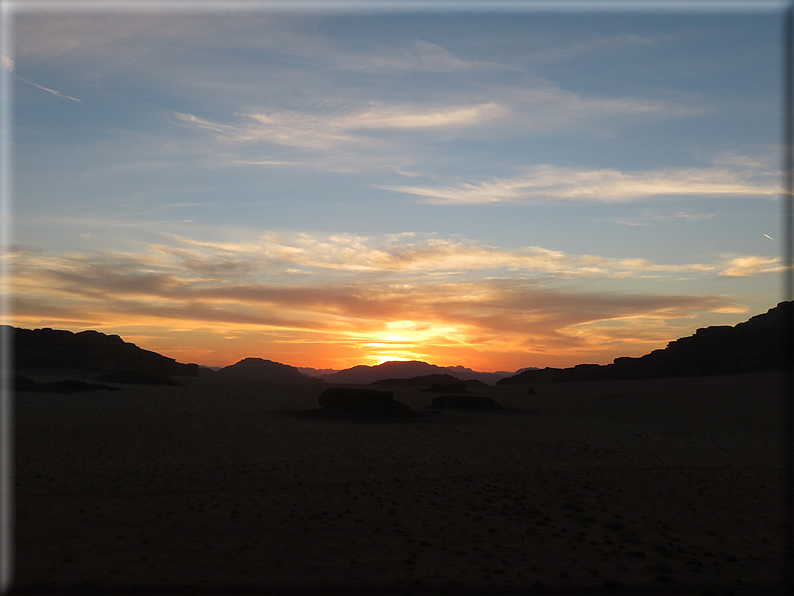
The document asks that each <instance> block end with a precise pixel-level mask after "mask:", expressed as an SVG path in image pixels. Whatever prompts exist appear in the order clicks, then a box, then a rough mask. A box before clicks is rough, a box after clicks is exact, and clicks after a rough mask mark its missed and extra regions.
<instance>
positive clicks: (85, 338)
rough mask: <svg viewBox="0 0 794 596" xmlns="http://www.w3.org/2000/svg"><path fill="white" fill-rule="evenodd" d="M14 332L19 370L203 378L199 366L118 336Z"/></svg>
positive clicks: (12, 333) (29, 330) (40, 331)
mask: <svg viewBox="0 0 794 596" xmlns="http://www.w3.org/2000/svg"><path fill="white" fill-rule="evenodd" d="M4 327H5V329H6V330H9V329H10V334H11V337H12V342H13V346H14V364H15V367H16V369H24V368H73V369H78V370H85V371H92V372H110V371H116V370H130V371H143V372H150V373H159V374H163V375H176V376H190V377H195V376H198V374H199V367H198V364H181V363H179V362H177V361H176V360H175V359H173V358H169V357H167V356H163V355H162V354H158V353H157V352H152V351H149V350H144V349H143V348H139V347H138V346H136V345H135V344H133V343H128V342H125V341H124V340H123V339H121V338H120V337H119V336H118V335H106V334H104V333H100V332H99V331H81V332H79V333H73V332H71V331H64V330H55V329H50V328H49V327H47V328H44V329H20V328H18V327H10V326H7V325H4Z"/></svg>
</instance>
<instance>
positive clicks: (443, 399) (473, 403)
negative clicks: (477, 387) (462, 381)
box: [432, 395, 502, 410]
mask: <svg viewBox="0 0 794 596" xmlns="http://www.w3.org/2000/svg"><path fill="white" fill-rule="evenodd" d="M432 407H434V408H438V409H440V410H444V409H459V410H498V409H501V407H502V406H501V405H499V404H498V403H496V402H495V401H494V400H492V399H491V398H490V397H480V396H477V395H439V396H438V397H434V398H433V406H432Z"/></svg>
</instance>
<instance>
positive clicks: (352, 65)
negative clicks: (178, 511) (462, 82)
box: [332, 40, 510, 74]
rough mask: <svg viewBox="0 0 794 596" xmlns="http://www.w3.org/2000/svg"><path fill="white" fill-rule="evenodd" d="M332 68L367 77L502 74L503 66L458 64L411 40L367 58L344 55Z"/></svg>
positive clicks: (434, 48)
mask: <svg viewBox="0 0 794 596" xmlns="http://www.w3.org/2000/svg"><path fill="white" fill-rule="evenodd" d="M332 64H333V66H334V68H337V69H339V70H353V71H359V72H367V73H373V74H378V73H403V72H417V71H418V72H461V71H471V70H483V69H487V70H494V69H495V70H503V69H507V68H510V67H508V66H505V65H500V64H496V63H493V62H486V61H482V60H462V59H460V58H458V57H456V56H454V55H453V54H452V53H451V52H449V51H448V50H446V49H445V48H443V47H441V46H440V45H438V44H434V43H431V42H429V41H422V40H414V41H413V42H412V43H410V44H409V45H408V46H403V47H398V48H381V49H380V50H376V51H375V52H373V53H369V54H345V55H342V56H338V57H336V58H334V59H333V61H332Z"/></svg>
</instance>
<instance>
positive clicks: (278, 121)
mask: <svg viewBox="0 0 794 596" xmlns="http://www.w3.org/2000/svg"><path fill="white" fill-rule="evenodd" d="M506 113H507V111H506V110H505V109H504V108H503V107H501V106H499V105H498V104H496V103H494V102H489V103H480V104H470V105H452V106H443V105H441V106H407V105H389V104H384V103H376V102H370V103H369V104H368V105H366V106H365V107H363V108H361V109H358V110H356V111H351V112H348V113H342V114H315V113H309V112H297V111H268V112H250V113H248V114H245V115H244V116H243V117H242V121H240V122H239V123H236V124H221V123H218V122H212V121H210V120H207V119H204V118H200V117H198V116H195V115H193V114H184V113H175V114H174V117H175V118H176V120H177V121H179V122H181V123H182V124H185V125H187V126H191V127H195V128H199V129H203V130H209V131H212V132H214V133H217V134H218V135H219V136H220V137H221V138H222V139H223V140H225V141H228V142H237V143H250V142H267V143H272V144H276V145H286V146H289V147H301V148H310V149H323V150H331V149H335V148H337V147H338V146H339V145H349V144H366V145H372V144H374V143H376V140H375V139H374V138H373V137H364V136H361V135H355V134H353V133H354V131H365V130H366V131H372V130H380V129H384V130H387V129H392V130H394V129H397V130H400V129H402V130H417V129H437V128H447V127H467V126H476V125H478V124H481V123H483V122H485V121H487V120H492V119H495V118H500V117H504V116H505V115H506Z"/></svg>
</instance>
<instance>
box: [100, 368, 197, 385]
mask: <svg viewBox="0 0 794 596" xmlns="http://www.w3.org/2000/svg"><path fill="white" fill-rule="evenodd" d="M96 378H97V379H99V380H100V381H108V382H110V383H130V384H136V385H181V383H177V382H176V381H174V379H172V378H171V377H169V376H167V375H162V374H160V373H155V372H147V371H143V370H117V371H114V372H112V373H106V374H104V375H99V376H98V377H96Z"/></svg>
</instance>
